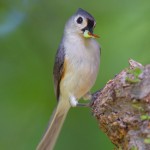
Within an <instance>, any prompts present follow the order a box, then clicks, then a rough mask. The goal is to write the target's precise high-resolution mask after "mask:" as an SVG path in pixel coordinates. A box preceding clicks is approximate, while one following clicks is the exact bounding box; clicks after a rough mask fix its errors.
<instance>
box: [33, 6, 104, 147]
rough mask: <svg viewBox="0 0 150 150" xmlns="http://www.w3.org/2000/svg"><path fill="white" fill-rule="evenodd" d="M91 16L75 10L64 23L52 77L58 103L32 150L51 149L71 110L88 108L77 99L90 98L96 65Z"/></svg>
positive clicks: (98, 52)
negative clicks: (82, 107) (35, 146)
mask: <svg viewBox="0 0 150 150" xmlns="http://www.w3.org/2000/svg"><path fill="white" fill-rule="evenodd" d="M95 26H96V21H95V19H94V17H93V16H92V15H91V14H90V13H88V12H87V11H85V10H83V9H82V8H79V9H78V10H77V11H76V12H75V14H74V15H72V16H71V17H70V18H69V20H68V21H67V23H66V25H65V28H64V33H63V37H62V40H61V43H60V45H59V48H58V50H57V53H56V57H55V62H54V68H53V77H54V90H55V95H56V97H57V101H58V104H57V106H56V109H55V110H54V112H53V114H52V116H51V119H50V123H49V126H48V129H47V131H46V133H45V134H44V136H43V138H42V140H41V141H40V143H39V144H38V146H37V148H36V150H53V149H54V146H55V143H56V140H57V138H58V135H59V133H60V130H61V128H62V125H63V123H64V120H65V118H66V116H67V113H68V111H69V109H70V108H71V107H76V106H88V103H79V102H78V101H79V99H81V98H84V99H91V94H90V89H91V88H92V87H93V85H94V83H95V81H96V78H97V75H98V72H99V65H100V50H101V48H100V45H99V43H98V42H97V41H96V40H95V38H98V37H99V36H98V35H96V34H94V33H93V30H94V28H95Z"/></svg>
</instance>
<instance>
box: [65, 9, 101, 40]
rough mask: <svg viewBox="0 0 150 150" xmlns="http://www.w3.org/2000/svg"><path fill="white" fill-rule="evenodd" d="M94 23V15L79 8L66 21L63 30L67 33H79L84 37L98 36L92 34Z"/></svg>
mask: <svg viewBox="0 0 150 150" xmlns="http://www.w3.org/2000/svg"><path fill="white" fill-rule="evenodd" d="M95 25H96V21H95V19H94V17H93V16H92V15H91V14H89V13H88V12H86V11H85V10H83V9H81V8H79V9H78V11H77V12H76V13H75V14H74V15H73V16H72V17H71V18H70V19H69V21H68V22H67V24H66V27H65V31H66V32H67V33H69V34H74V33H75V34H79V35H81V36H83V37H85V38H98V37H99V36H98V35H96V34H93V30H94V28H95Z"/></svg>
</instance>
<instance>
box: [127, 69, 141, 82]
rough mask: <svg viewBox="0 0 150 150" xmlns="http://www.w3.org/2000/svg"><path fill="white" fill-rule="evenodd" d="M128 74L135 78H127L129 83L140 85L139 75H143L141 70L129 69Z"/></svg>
mask: <svg viewBox="0 0 150 150" xmlns="http://www.w3.org/2000/svg"><path fill="white" fill-rule="evenodd" d="M127 73H129V74H132V75H133V77H134V78H129V77H126V81H127V82H129V83H138V82H140V79H139V75H140V74H141V73H142V70H141V69H140V68H135V69H128V70H127Z"/></svg>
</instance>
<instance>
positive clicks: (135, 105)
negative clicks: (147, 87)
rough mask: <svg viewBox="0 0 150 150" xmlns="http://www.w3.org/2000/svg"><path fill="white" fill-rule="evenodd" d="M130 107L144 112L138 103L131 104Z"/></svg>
mask: <svg viewBox="0 0 150 150" xmlns="http://www.w3.org/2000/svg"><path fill="white" fill-rule="evenodd" d="M132 107H134V108H135V109H138V110H139V111H144V109H143V107H142V106H141V104H139V103H136V104H132Z"/></svg>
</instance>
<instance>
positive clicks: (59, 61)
mask: <svg viewBox="0 0 150 150" xmlns="http://www.w3.org/2000/svg"><path fill="white" fill-rule="evenodd" d="M64 59H65V50H64V46H63V45H62V44H60V46H59V48H58V50H57V53H56V57H55V64H54V68H53V76H54V88H55V94H56V97H57V100H58V99H59V95H60V88H59V84H60V81H61V77H62V74H63V65H64Z"/></svg>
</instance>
